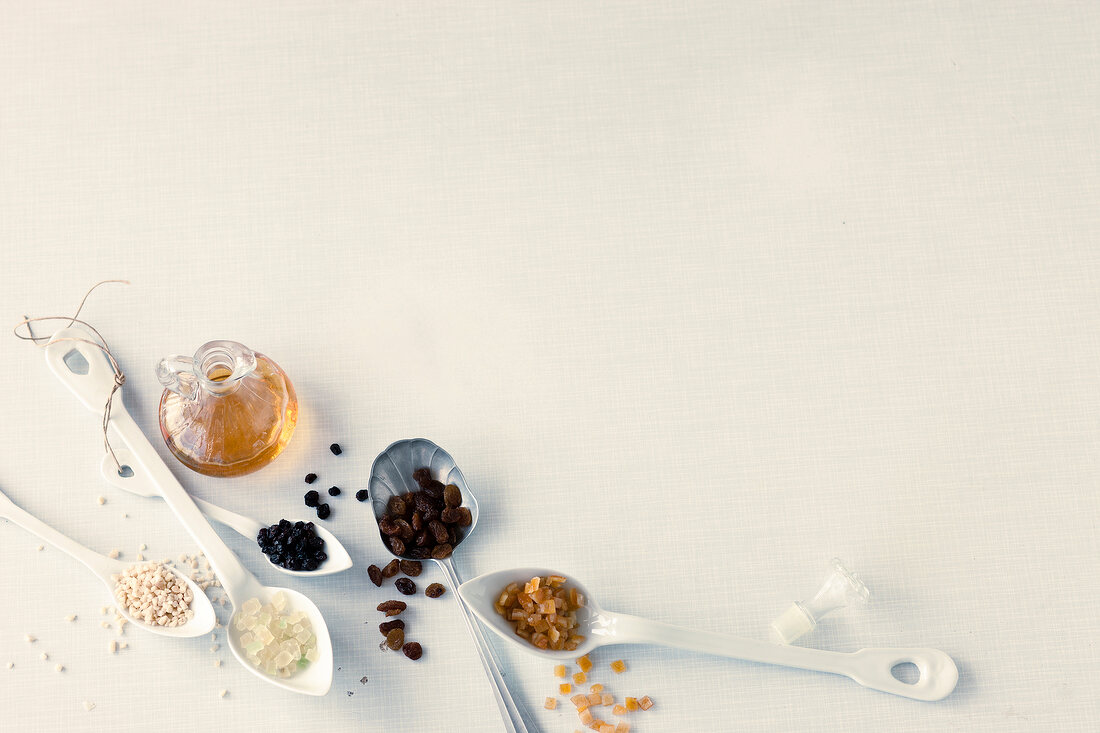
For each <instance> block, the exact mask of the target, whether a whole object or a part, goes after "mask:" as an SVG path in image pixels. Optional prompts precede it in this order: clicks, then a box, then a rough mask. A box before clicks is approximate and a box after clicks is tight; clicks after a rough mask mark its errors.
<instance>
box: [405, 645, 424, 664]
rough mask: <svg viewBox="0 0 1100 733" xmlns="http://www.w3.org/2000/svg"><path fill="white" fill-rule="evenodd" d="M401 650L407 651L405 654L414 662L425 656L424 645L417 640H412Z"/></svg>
mask: <svg viewBox="0 0 1100 733" xmlns="http://www.w3.org/2000/svg"><path fill="white" fill-rule="evenodd" d="M401 651H403V652H405V656H406V657H408V658H409V659H411V660H413V661H414V662H415V661H416V660H417V659H420V657H422V656H424V647H422V646H420V644H419V643H418V642H415V641H410V642H409V643H408V644H406V645H405V646H403V647H402V648H401Z"/></svg>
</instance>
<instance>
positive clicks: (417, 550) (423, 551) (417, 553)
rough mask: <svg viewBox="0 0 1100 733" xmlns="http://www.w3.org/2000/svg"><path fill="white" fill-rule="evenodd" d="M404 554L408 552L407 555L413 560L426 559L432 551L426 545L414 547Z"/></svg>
mask: <svg viewBox="0 0 1100 733" xmlns="http://www.w3.org/2000/svg"><path fill="white" fill-rule="evenodd" d="M406 554H408V556H409V557H411V558H412V559H413V560H427V559H428V558H429V557H431V556H432V551H431V550H429V549H428V548H427V547H414V548H412V549H411V550H409V551H408V553H406Z"/></svg>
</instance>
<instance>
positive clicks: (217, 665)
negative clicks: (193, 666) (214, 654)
mask: <svg viewBox="0 0 1100 733" xmlns="http://www.w3.org/2000/svg"><path fill="white" fill-rule="evenodd" d="M214 666H215V667H220V666H222V660H220V659H215V660H214Z"/></svg>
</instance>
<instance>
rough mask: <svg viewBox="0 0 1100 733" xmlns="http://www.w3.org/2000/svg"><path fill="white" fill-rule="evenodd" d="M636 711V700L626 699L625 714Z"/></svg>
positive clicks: (632, 698)
mask: <svg viewBox="0 0 1100 733" xmlns="http://www.w3.org/2000/svg"><path fill="white" fill-rule="evenodd" d="M637 709H638V699H637V698H634V697H628V698H627V699H626V710H627V712H634V711H635V710H637Z"/></svg>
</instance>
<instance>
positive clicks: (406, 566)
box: [401, 560, 424, 578]
mask: <svg viewBox="0 0 1100 733" xmlns="http://www.w3.org/2000/svg"><path fill="white" fill-rule="evenodd" d="M423 570H424V565H423V564H421V563H418V562H417V561H416V560H402V561H401V572H403V573H404V574H405V575H407V576H409V577H410V578H415V577H417V576H419V575H420V573H421V572H422V571H423Z"/></svg>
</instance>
